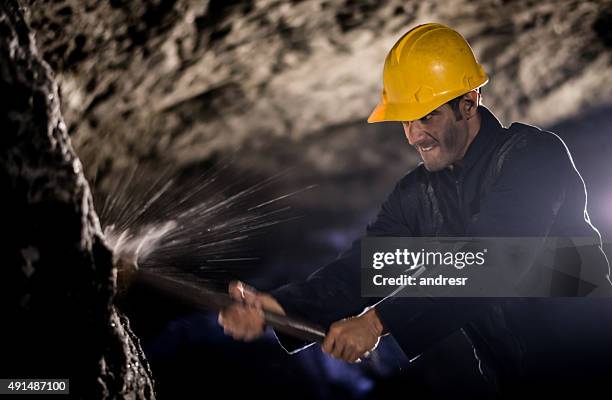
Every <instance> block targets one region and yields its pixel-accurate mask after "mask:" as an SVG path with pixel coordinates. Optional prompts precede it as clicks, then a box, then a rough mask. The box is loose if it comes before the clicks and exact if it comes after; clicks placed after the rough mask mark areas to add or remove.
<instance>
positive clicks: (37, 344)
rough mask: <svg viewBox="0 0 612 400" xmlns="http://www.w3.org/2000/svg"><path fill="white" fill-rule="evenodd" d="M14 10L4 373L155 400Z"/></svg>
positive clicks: (0, 287) (5, 95)
mask: <svg viewBox="0 0 612 400" xmlns="http://www.w3.org/2000/svg"><path fill="white" fill-rule="evenodd" d="M25 13H27V10H26V9H24V8H22V7H21V6H20V5H19V3H18V2H16V1H12V0H7V1H3V2H2V3H0V32H1V34H0V94H1V95H0V193H2V195H1V196H0V214H1V215H0V220H1V221H2V224H1V225H0V226H1V228H0V230H1V232H0V237H2V238H3V239H2V241H3V242H2V247H1V250H0V252H1V258H2V263H1V268H0V296H1V301H0V307H1V308H0V310H1V314H2V316H3V325H2V340H1V341H0V354H1V359H2V361H1V363H0V369H1V373H0V375H1V376H2V377H3V378H10V377H13V378H69V379H70V393H71V394H72V396H73V397H74V398H86V399H94V398H125V397H129V398H138V399H150V398H153V397H154V393H153V387H152V380H151V376H150V373H149V371H148V367H147V362H146V360H145V358H144V356H143V355H142V352H141V349H140V345H139V343H138V340H137V338H136V337H135V336H134V335H133V334H132V333H131V331H130V327H129V324H128V321H127V319H126V318H125V317H122V316H121V315H120V314H119V313H118V312H117V310H116V309H115V307H114V306H113V305H112V299H113V295H114V290H115V278H114V271H113V266H112V255H111V252H110V250H109V249H108V247H107V246H106V244H105V242H104V240H103V238H102V234H101V231H100V225H99V222H98V217H97V215H96V212H95V210H94V208H93V202H92V197H91V194H90V189H89V185H88V183H87V181H86V179H85V177H84V175H83V171H82V165H81V162H80V160H79V159H78V158H77V156H76V154H75V152H74V150H73V148H72V145H71V142H70V139H69V137H68V134H67V128H66V124H65V122H64V119H63V117H62V113H61V111H60V96H59V93H58V86H57V83H56V80H55V78H54V76H53V73H52V71H51V68H50V67H49V65H48V64H47V63H46V62H45V61H43V59H42V58H41V55H40V53H39V52H38V49H37V46H36V43H35V41H34V36H33V33H32V31H31V30H30V28H29V27H28V25H27V24H26V23H25V21H24V14H25Z"/></svg>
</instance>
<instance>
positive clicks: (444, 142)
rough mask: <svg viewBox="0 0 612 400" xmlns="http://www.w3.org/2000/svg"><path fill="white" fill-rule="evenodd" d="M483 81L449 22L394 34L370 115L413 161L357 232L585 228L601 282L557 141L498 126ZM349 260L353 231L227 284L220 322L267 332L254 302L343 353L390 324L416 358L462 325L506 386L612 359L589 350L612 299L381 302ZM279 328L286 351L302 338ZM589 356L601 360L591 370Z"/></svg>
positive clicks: (602, 264)
mask: <svg viewBox="0 0 612 400" xmlns="http://www.w3.org/2000/svg"><path fill="white" fill-rule="evenodd" d="M488 80H489V78H488V76H487V74H486V73H485V71H484V69H483V67H482V66H481V65H480V64H479V63H478V61H477V60H476V58H475V56H474V53H473V51H472V49H471V47H470V46H469V44H468V43H467V41H466V40H465V39H464V38H463V37H462V36H461V35H460V34H459V33H458V32H456V31H454V30H452V29H451V28H449V27H447V26H444V25H441V24H437V23H428V24H425V25H420V26H417V27H416V28H414V29H412V30H410V31H409V32H407V33H406V34H405V35H404V36H402V37H401V38H400V39H399V40H398V41H397V42H396V43H395V45H394V46H393V47H392V49H391V50H390V51H389V53H388V55H387V58H386V60H385V64H384V71H383V92H382V98H381V101H380V103H379V104H378V106H377V107H376V108H375V109H374V111H373V112H372V114H371V115H370V117H369V118H368V122H382V121H397V122H400V123H401V125H402V127H403V131H404V134H405V136H406V139H407V140H408V142H409V144H410V145H411V146H413V147H414V148H415V149H416V150H417V151H418V153H419V154H420V156H421V158H422V161H423V162H422V163H421V164H420V165H418V166H417V167H416V168H415V169H414V170H412V171H411V172H409V173H408V174H407V175H406V176H404V177H403V178H402V179H401V180H400V181H399V182H398V183H397V185H396V186H395V188H394V190H393V191H392V192H391V194H390V195H389V196H388V198H387V200H386V201H385V202H384V203H383V204H382V207H381V210H380V212H379V214H378V216H377V218H376V219H375V221H374V222H373V223H371V224H370V225H369V226H368V227H367V231H366V235H367V236H398V237H419V236H433V237H437V236H475V237H478V236H480V237H517V236H518V237H524V236H528V237H543V238H544V237H567V238H571V237H590V238H593V240H594V243H596V245H595V246H594V247H593V249H592V250H593V251H594V252H595V260H596V263H599V266H598V267H599V268H601V276H602V282H603V284H602V285H603V286H604V290H607V286H610V281H609V265H608V262H607V259H606V257H605V254H604V253H603V251H602V250H601V238H600V237H599V233H598V232H597V230H596V229H595V228H594V227H593V225H592V224H591V222H590V220H589V216H588V213H587V210H586V189H585V185H584V182H583V180H582V178H581V176H580V175H579V173H578V171H577V169H576V168H575V166H574V164H573V161H572V158H571V156H570V154H569V151H568V149H567V147H566V146H565V144H564V142H563V141H562V140H561V139H560V138H559V137H558V136H557V135H555V134H553V133H550V132H546V131H542V130H540V129H538V128H536V127H533V126H529V125H525V124H520V123H514V124H512V125H511V126H509V127H508V128H505V127H504V126H502V125H501V124H500V122H499V121H498V119H497V118H496V117H495V116H494V114H493V113H492V112H491V111H490V110H489V109H487V108H486V107H484V106H483V105H482V104H481V88H482V87H483V86H484V85H485V84H486V83H487V82H488ZM568 240H570V239H568ZM572 249H573V247H572V246H568V247H565V248H564V249H563V251H564V252H565V253H563V254H564V255H563V257H562V258H563V259H570V258H572V257H574V256H575V255H576V254H577V252H575V251H573V250H572ZM359 266H360V241H359V240H357V241H356V242H355V243H354V244H353V246H352V248H350V249H349V250H347V251H346V252H344V253H343V254H342V255H341V256H340V257H339V258H338V259H336V260H335V261H333V262H332V263H330V264H329V265H327V266H325V267H323V268H321V269H319V270H318V271H316V272H315V273H313V274H312V275H311V276H310V277H309V278H308V279H307V280H306V281H304V282H297V283H290V284H288V285H286V286H283V287H281V288H279V289H276V290H274V291H272V292H270V293H261V292H257V291H255V290H254V289H252V288H249V287H247V286H246V285H244V284H242V283H239V282H238V283H232V284H231V285H230V288H229V291H230V294H231V295H232V296H233V297H234V298H236V299H238V300H240V303H239V304H237V305H235V306H232V307H230V308H228V309H225V310H224V311H222V312H221V313H220V315H219V322H220V323H221V325H222V326H223V327H224V329H225V332H226V333H227V334H229V335H231V336H233V337H234V338H236V339H242V340H251V339H253V338H256V337H258V336H259V335H261V334H262V332H263V329H264V321H263V317H262V309H268V310H271V311H275V312H278V313H281V314H285V313H287V314H292V315H298V316H301V317H303V318H305V319H307V320H310V321H313V322H316V323H319V324H321V325H322V326H325V327H327V328H328V329H327V336H326V338H325V341H324V343H323V345H322V348H323V350H324V351H325V352H327V353H329V354H330V355H331V356H333V357H335V358H338V359H341V360H345V361H348V362H356V361H358V360H360V359H362V358H363V357H366V356H367V355H368V354H369V352H371V351H372V350H373V349H374V348H375V347H376V345H377V343H378V341H379V339H380V337H381V336H383V335H386V334H391V335H393V337H394V338H395V339H396V340H397V342H398V343H399V345H400V346H401V347H402V350H403V351H404V352H405V353H406V355H407V356H408V357H409V358H413V357H416V356H418V355H419V354H421V353H423V352H424V351H426V350H427V348H428V347H430V346H432V345H433V344H434V343H436V342H438V341H440V340H441V339H443V338H445V337H446V336H448V335H449V334H451V333H453V332H455V331H457V330H460V329H461V330H462V331H463V332H464V333H465V334H466V335H467V336H468V338H469V339H470V342H471V343H472V345H473V346H474V349H475V353H476V355H477V356H478V358H479V361H480V362H481V369H482V370H483V373H484V374H485V375H486V377H487V379H489V380H491V381H493V382H494V383H495V384H496V385H497V386H498V388H499V389H500V390H502V391H504V390H505V391H506V392H507V391H508V390H510V389H509V388H512V387H514V388H516V387H518V386H517V385H518V383H525V382H531V381H530V380H533V381H534V382H537V383H538V384H541V385H545V383H544V382H545V379H540V378H541V377H540V376H538V373H540V375H542V373H545V374H547V375H546V377H555V379H558V378H559V377H560V376H566V375H567V376H568V377H569V376H571V377H572V379H573V380H574V381H576V382H587V381H588V382H591V381H590V379H591V378H592V379H596V378H597V377H596V374H597V373H600V372H602V371H604V372H605V371H607V372H608V373H610V372H611V371H612V361H611V360H610V359H605V357H602V356H598V354H606V355H610V354H612V344H611V342H612V340H610V338H611V337H612V323H611V322H610V321H611V318H610V315H612V308H611V307H610V302H609V301H607V300H608V299H593V298H586V297H575V298H546V299H529V298H513V299H473V298H468V299H465V298H463V299H459V298H455V299H452V298H419V299H415V298H405V297H404V298H402V297H391V298H387V299H385V300H384V301H382V302H377V299H371V298H365V297H362V296H361V293H360V276H359V273H360V271H359ZM594 326H597V328H593V327H594ZM278 336H279V339H280V341H281V344H283V345H284V347H285V348H286V349H289V350H291V351H294V350H297V349H299V348H300V347H301V346H303V345H306V343H298V342H295V341H292V340H291V339H289V338H285V337H282V336H281V335H278ZM590 357H591V358H590ZM555 360H557V361H555ZM558 360H563V365H565V366H567V367H563V368H561V367H558V365H559V363H558ZM592 360H596V361H595V363H597V364H598V365H597V367H596V368H595V367H594V368H592V369H589V367H592V365H586V364H589V363H591V364H593V362H592ZM555 368H556V369H555ZM588 371H595V372H594V374H591V372H588ZM583 378H584V379H583ZM551 379H552V378H551ZM568 381H569V380H568ZM557 382H559V381H558V380H557ZM525 384H527V383H525Z"/></svg>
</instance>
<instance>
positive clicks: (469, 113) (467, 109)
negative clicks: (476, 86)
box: [461, 90, 480, 119]
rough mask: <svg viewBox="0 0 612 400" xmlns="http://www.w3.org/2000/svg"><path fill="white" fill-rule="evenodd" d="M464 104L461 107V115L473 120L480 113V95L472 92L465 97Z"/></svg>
mask: <svg viewBox="0 0 612 400" xmlns="http://www.w3.org/2000/svg"><path fill="white" fill-rule="evenodd" d="M463 100H464V101H463V102H461V103H462V107H461V113H462V114H463V116H464V117H465V119H470V118H473V117H474V116H475V115H476V113H477V112H478V111H477V110H478V105H479V103H480V94H479V93H478V92H477V91H475V90H472V91H471V92H468V93H466V94H464V95H463Z"/></svg>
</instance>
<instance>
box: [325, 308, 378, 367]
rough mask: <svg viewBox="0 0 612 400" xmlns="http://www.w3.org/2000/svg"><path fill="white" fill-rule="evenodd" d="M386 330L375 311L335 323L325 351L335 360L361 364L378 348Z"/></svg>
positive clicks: (326, 339) (371, 310) (327, 338)
mask: <svg viewBox="0 0 612 400" xmlns="http://www.w3.org/2000/svg"><path fill="white" fill-rule="evenodd" d="M383 331H384V328H383V325H382V322H381V321H380V319H379V318H378V315H377V314H376V311H375V309H370V310H368V311H367V312H366V313H364V314H362V315H360V316H358V317H353V318H347V319H343V320H341V321H337V322H334V323H333V324H332V325H331V327H330V328H329V331H328V332H327V335H326V336H325V341H324V342H323V351H324V352H326V353H328V354H329V355H331V356H332V357H334V358H338V359H340V360H344V361H348V362H350V363H354V362H359V361H361V358H367V357H368V356H369V355H370V352H371V351H372V350H374V349H375V348H376V346H377V345H378V341H379V340H380V336H381V335H382V334H383Z"/></svg>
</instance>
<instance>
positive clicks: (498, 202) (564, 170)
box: [376, 132, 571, 358]
mask: <svg viewBox="0 0 612 400" xmlns="http://www.w3.org/2000/svg"><path fill="white" fill-rule="evenodd" d="M530 135H540V136H536V137H527V136H522V137H519V138H518V140H517V141H516V142H514V143H513V144H512V146H511V147H510V148H508V150H507V151H506V152H505V153H502V154H503V156H502V157H503V159H502V158H500V160H498V162H500V163H502V164H500V165H501V168H500V170H499V174H498V177H497V180H496V181H495V183H494V185H493V187H492V189H491V191H490V192H489V193H488V194H487V196H486V198H485V199H484V200H483V202H482V203H481V209H480V213H479V214H478V215H477V216H476V217H475V218H474V219H473V220H472V221H471V222H470V223H469V225H468V227H467V235H468V236H474V237H478V236H480V237H484V236H489V237H511V236H538V237H544V236H546V235H547V234H548V232H549V229H550V227H551V225H552V224H553V222H554V219H555V216H556V215H557V212H558V210H559V208H560V206H561V204H562V202H563V199H564V196H565V187H566V182H567V179H568V174H569V171H570V168H571V160H570V158H569V154H568V152H567V149H566V148H565V145H564V144H563V142H562V141H561V140H560V139H559V138H557V137H556V136H555V135H553V134H551V133H549V132H532V133H530ZM529 257H530V258H533V257H532V256H529ZM502 301H503V300H502V299H491V298H409V297H393V298H388V299H385V300H384V301H382V302H381V303H380V304H378V305H377V306H376V310H377V314H378V315H379V317H380V319H381V321H382V323H383V325H384V326H385V328H386V329H387V330H388V331H389V332H390V333H391V334H392V335H393V336H394V338H395V339H396V340H397V341H398V343H399V345H400V346H401V347H402V349H403V350H404V352H405V353H406V355H407V356H408V357H409V358H413V357H416V356H418V355H419V354H421V353H423V352H424V351H425V350H426V349H427V348H428V347H429V346H431V345H433V344H434V343H436V342H437V341H439V340H441V339H443V338H444V337H446V336H448V335H449V334H451V333H453V332H455V331H457V330H458V329H461V328H462V327H463V326H465V325H466V324H467V323H468V322H470V321H472V320H474V319H475V318H476V317H478V316H479V315H481V314H482V313H483V312H484V311H485V310H491V309H492V307H493V308H494V307H496V306H497V304H498V303H501V302H502Z"/></svg>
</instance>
